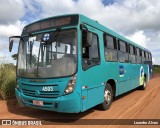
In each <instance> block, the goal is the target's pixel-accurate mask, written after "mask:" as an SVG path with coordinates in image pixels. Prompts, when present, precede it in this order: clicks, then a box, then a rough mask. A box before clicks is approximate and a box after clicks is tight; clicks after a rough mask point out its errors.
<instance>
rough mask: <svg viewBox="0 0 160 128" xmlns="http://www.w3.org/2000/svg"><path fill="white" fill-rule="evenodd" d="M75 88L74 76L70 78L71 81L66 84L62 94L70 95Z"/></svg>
mask: <svg viewBox="0 0 160 128" xmlns="http://www.w3.org/2000/svg"><path fill="white" fill-rule="evenodd" d="M75 86H76V76H74V77H72V78H71V80H70V81H69V82H68V84H67V87H66V88H65V90H64V94H70V93H72V92H73V91H74V88H75Z"/></svg>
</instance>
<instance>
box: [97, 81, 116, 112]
mask: <svg viewBox="0 0 160 128" xmlns="http://www.w3.org/2000/svg"><path fill="white" fill-rule="evenodd" d="M105 90H108V91H110V93H111V100H110V102H109V103H108V104H106V102H105V99H104V102H103V103H101V104H99V105H98V108H99V109H100V110H107V109H109V108H110V107H111V104H112V102H113V89H112V87H111V85H110V84H108V83H107V84H106V87H105ZM105 90H104V93H105Z"/></svg>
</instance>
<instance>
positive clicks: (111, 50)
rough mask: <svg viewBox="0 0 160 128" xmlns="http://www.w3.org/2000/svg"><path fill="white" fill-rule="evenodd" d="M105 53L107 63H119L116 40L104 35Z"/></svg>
mask: <svg viewBox="0 0 160 128" xmlns="http://www.w3.org/2000/svg"><path fill="white" fill-rule="evenodd" d="M104 51H105V59H106V61H117V44H116V38H114V37H112V36H109V35H106V34H104Z"/></svg>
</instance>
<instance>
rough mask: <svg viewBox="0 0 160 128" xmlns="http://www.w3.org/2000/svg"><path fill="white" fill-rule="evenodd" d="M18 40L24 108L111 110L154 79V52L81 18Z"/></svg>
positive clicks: (51, 21) (38, 26)
mask: <svg viewBox="0 0 160 128" xmlns="http://www.w3.org/2000/svg"><path fill="white" fill-rule="evenodd" d="M15 39H16V40H17V39H18V40H19V45H18V46H19V47H18V58H17V73H16V74H17V79H16V80H17V84H16V88H15V93H16V98H17V100H18V103H19V104H20V105H21V106H26V107H31V108H37V109H43V110H49V111H56V112H64V113H79V112H84V111H86V110H88V109H90V108H93V107H94V106H98V107H99V108H100V109H102V110H107V109H109V108H110V106H111V104H112V102H113V99H114V98H115V97H117V96H119V95H121V94H123V93H125V92H128V91H130V90H132V89H135V88H138V87H139V88H141V89H145V88H146V84H147V82H148V81H149V80H150V79H151V77H152V55H151V52H150V51H149V50H147V49H145V48H143V47H141V46H139V45H138V44H136V43H134V42H132V41H130V40H128V39H126V38H125V37H123V36H121V35H119V34H117V33H116V32H113V31H112V30H110V29H108V28H107V27H105V26H103V25H101V24H99V23H98V22H97V21H94V20H92V19H90V18H87V17H86V16H84V15H81V14H69V15H60V16H54V17H49V18H46V19H42V20H39V21H36V22H34V23H31V24H29V25H27V26H25V27H24V29H23V32H22V34H21V36H12V37H10V38H9V51H10V52H11V51H12V47H13V43H15Z"/></svg>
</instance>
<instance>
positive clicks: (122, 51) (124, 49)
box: [118, 40, 128, 63]
mask: <svg viewBox="0 0 160 128" xmlns="http://www.w3.org/2000/svg"><path fill="white" fill-rule="evenodd" d="M118 43H119V44H118V46H119V48H118V49H119V51H118V57H119V62H125V63H127V62H128V45H127V43H125V42H123V41H121V40H119V42H118Z"/></svg>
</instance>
